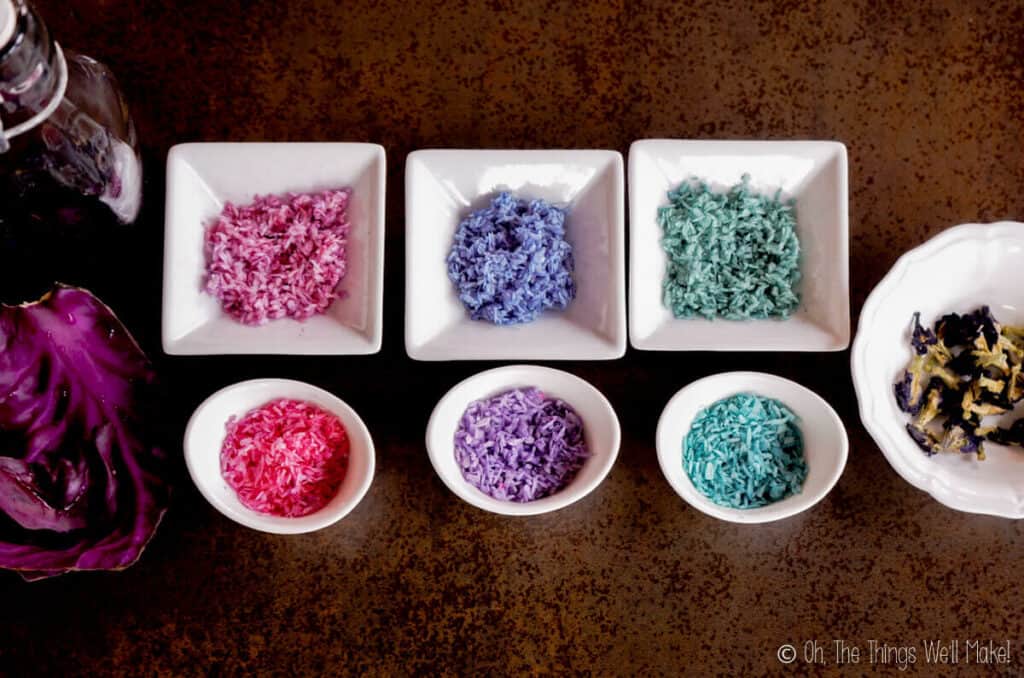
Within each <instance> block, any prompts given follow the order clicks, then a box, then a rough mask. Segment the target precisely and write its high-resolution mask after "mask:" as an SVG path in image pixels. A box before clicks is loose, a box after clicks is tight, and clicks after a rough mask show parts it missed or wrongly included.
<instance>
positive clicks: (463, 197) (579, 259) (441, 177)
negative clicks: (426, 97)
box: [405, 150, 626, 360]
mask: <svg viewBox="0 0 1024 678" xmlns="http://www.w3.org/2000/svg"><path fill="white" fill-rule="evenodd" d="M501 191H508V192H510V193H513V194H515V195H516V196H517V197H520V198H531V199H532V198H541V199H543V200H545V201H547V202H549V203H552V204H554V205H556V206H559V207H565V208H567V209H568V214H567V216H566V220H565V225H566V239H567V240H568V241H569V244H571V245H572V249H573V257H574V259H575V273H574V277H575V280H576V298H575V299H574V300H573V301H572V302H571V303H570V305H569V306H568V308H566V309H565V310H564V311H546V312H544V313H542V314H541V315H540V317H539V318H537V319H536V320H534V321H533V322H529V323H523V324H520V325H504V326H497V325H493V324H491V323H489V322H486V321H481V320H472V319H471V318H470V317H469V313H468V312H467V311H466V309H465V308H464V307H463V305H462V302H460V301H459V298H458V294H457V292H456V290H455V286H454V285H453V284H452V282H451V281H450V280H449V279H448V268H447V264H446V263H445V260H446V257H447V256H448V252H449V250H450V248H451V246H452V241H453V238H454V236H455V231H456V228H457V227H458V225H459V222H460V221H462V219H464V218H465V217H466V216H468V215H469V213H470V212H472V211H474V210H478V209H481V208H483V207H486V206H487V205H488V204H489V203H490V201H491V200H492V199H493V198H494V197H495V196H496V195H497V194H498V193H500V192H501ZM624 192H625V191H624V180H623V163H622V155H621V154H619V153H618V152H615V151H596V150H543V151H541V150H537V151H533V150H529V151H520V150H506V151H488V150H471V151H463V150H425V151H416V152H414V153H410V154H409V157H408V160H407V161H406V170H405V209H406V220H405V229H406V265H405V276H406V277H405V285H406V296H405V349H406V352H407V353H408V354H409V357H411V358H413V359H415V360H610V359H614V358H619V357H621V356H622V355H623V354H624V353H625V352H626V276H625V208H624V202H625V195H624Z"/></svg>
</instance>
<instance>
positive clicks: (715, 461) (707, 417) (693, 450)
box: [683, 393, 807, 509]
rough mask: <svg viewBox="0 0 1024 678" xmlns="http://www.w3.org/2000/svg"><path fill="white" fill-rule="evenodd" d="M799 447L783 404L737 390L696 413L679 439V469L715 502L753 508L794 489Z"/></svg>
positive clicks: (803, 465) (803, 474) (802, 466)
mask: <svg viewBox="0 0 1024 678" xmlns="http://www.w3.org/2000/svg"><path fill="white" fill-rule="evenodd" d="M803 449H804V443H803V436H802V435H801V434H800V428H799V427H798V426H797V417H796V415H795V414H793V412H792V411H790V410H789V408H787V407H786V406H785V405H783V404H782V403H780V402H779V401H778V400H773V399H771V398H764V397H761V396H758V395H752V394H748V393H743V394H739V395H734V396H731V397H729V398H725V399H723V400H719V401H718V402H716V403H714V404H713V405H711V406H710V407H708V408H707V409H704V410H701V411H700V412H699V413H698V414H697V417H696V418H695V419H694V420H693V425H692V426H691V427H690V432H689V433H688V434H687V435H686V438H685V439H684V441H683V468H684V469H685V470H686V474H687V475H688V476H690V481H691V482H693V485H694V487H696V488H697V489H698V490H699V491H700V492H701V494H703V495H704V496H706V497H707V498H708V499H710V500H711V501H713V502H714V503H716V504H718V505H719V506H727V507H729V508H738V509H746V508H756V507H758V506H764V505H766V504H771V503H772V502H776V501H779V500H780V499H785V498H786V497H788V496H790V495H792V494H797V493H798V492H800V488H802V487H803V484H804V479H805V478H807V462H806V461H805V460H804V452H803Z"/></svg>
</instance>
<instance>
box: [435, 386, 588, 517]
mask: <svg viewBox="0 0 1024 678" xmlns="http://www.w3.org/2000/svg"><path fill="white" fill-rule="evenodd" d="M589 456H590V453H589V452H588V451H587V444H586V442H585V441H584V437H583V420H582V419H581V418H580V415H578V414H577V413H576V411H575V410H574V409H572V407H571V406H570V405H569V404H568V403H566V402H565V401H564V400H559V399H558V398H549V397H547V396H545V395H544V394H543V393H541V391H540V390H538V389H536V388H532V387H531V388H517V389H513V390H511V391H506V392H505V393H500V394H498V395H496V396H492V397H490V398H487V399H485V400H477V401H475V402H473V403H472V404H470V406H469V407H468V408H467V409H466V412H465V414H463V415H462V420H461V421H460V422H459V427H458V430H456V432H455V461H456V462H457V463H458V465H459V468H460V469H461V470H462V476H463V477H464V478H465V479H466V480H467V481H469V483H470V484H472V485H473V486H474V487H476V488H477V489H479V490H480V491H481V492H483V493H484V494H487V495H489V496H491V497H494V498H495V499H502V500H505V501H516V502H527V501H533V500H535V499H541V498H542V497H547V496H548V495H551V494H554V493H555V492H558V491H559V490H561V489H562V488H563V487H565V486H566V485H568V484H569V483H570V482H572V480H573V478H575V477H576V474H577V473H578V472H579V470H580V469H581V468H582V467H583V462H585V461H586V459H587V457H589Z"/></svg>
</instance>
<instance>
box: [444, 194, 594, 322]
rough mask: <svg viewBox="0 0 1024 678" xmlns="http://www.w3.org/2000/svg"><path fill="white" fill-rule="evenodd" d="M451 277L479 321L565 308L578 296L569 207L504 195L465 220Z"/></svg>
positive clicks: (519, 318) (525, 318)
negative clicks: (567, 224) (567, 233)
mask: <svg viewBox="0 0 1024 678" xmlns="http://www.w3.org/2000/svg"><path fill="white" fill-rule="evenodd" d="M447 261H448V277H449V279H451V281H452V282H453V283H454V284H455V286H456V287H457V288H458V293H459V300H460V301H461V302H462V303H463V305H464V306H465V307H466V309H467V310H468V311H469V314H470V317H471V318H473V319H474V320H488V321H490V322H492V323H494V324H495V325H512V324H516V323H525V322H530V321H532V320H536V318H537V316H539V315H540V314H541V313H542V312H543V311H545V310H547V309H558V310H562V309H564V308H565V307H567V306H568V305H569V302H570V301H572V300H573V298H574V297H575V296H576V284H575V282H574V281H573V256H572V246H571V245H570V244H569V243H568V241H566V239H565V211H564V210H562V209H559V208H558V207H554V206H552V205H549V204H548V203H546V202H544V201H543V200H531V201H526V200H522V199H519V198H516V197H515V196H513V195H510V194H509V193H500V194H499V195H498V196H497V197H496V198H495V199H494V200H493V201H492V202H491V204H490V206H489V207H486V208H484V209H482V210H478V211H476V212H473V213H472V214H470V215H469V216H468V217H466V218H465V219H463V220H462V222H461V223H459V227H458V229H457V230H456V232H455V242H454V243H453V244H452V248H451V251H450V252H449V254H448V260H447Z"/></svg>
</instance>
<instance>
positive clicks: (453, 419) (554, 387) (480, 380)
mask: <svg viewBox="0 0 1024 678" xmlns="http://www.w3.org/2000/svg"><path fill="white" fill-rule="evenodd" d="M530 386H533V387H536V388H538V389H540V390H541V391H543V392H544V393H545V394H546V395H549V396H552V397H554V398H560V399H562V400H564V401H565V402H567V403H569V405H571V406H572V408H573V409H574V410H576V412H577V413H578V414H579V415H580V418H582V419H583V437H584V440H585V441H586V443H587V449H588V450H589V451H590V457H589V458H588V459H587V460H586V462H584V464H583V468H581V469H580V470H579V473H577V474H576V477H575V478H573V480H572V482H570V483H569V484H568V485H567V486H565V487H564V488H562V489H561V490H560V491H558V492H556V493H555V494H552V495H550V496H547V497H544V498H542V499H537V500H535V501H530V502H514V501H504V500H501V499H495V498H493V497H490V496H488V495H486V494H484V493H483V492H481V491H480V490H478V489H477V488H475V487H473V486H472V485H471V484H470V483H469V482H467V481H466V479H465V478H463V477H462V470H461V469H460V468H459V466H458V464H457V463H456V461H455V431H456V428H457V427H458V424H459V420H460V419H462V415H463V414H464V413H465V411H466V408H468V407H469V405H470V403H472V402H474V401H476V400H480V399H482V398H488V397H490V396H493V395H497V394H499V393H503V392H505V391H508V390H510V389H513V388H526V387H530ZM621 437H622V432H621V430H620V429H619V419H618V417H616V416H615V410H614V409H612V406H611V403H609V402H608V399H607V398H605V397H604V396H603V395H602V394H601V392H600V391H598V390H597V389H596V388H594V387H593V386H591V385H590V384H589V383H587V382H586V381H584V380H583V379H580V378H579V377H577V376H575V375H573V374H569V373H568V372H563V371H561V370H554V369H551V368H548V367H538V366H536V365H510V366H508V367H498V368H496V369H493V370H487V371H485V372H480V373H479V374H476V375H474V376H472V377H470V378H468V379H466V380H464V381H461V382H459V383H458V384H456V385H455V386H454V387H453V388H452V389H451V390H450V391H448V393H446V394H445V395H444V397H443V398H441V400H440V401H439V402H438V403H437V406H436V407H435V408H434V412H433V414H431V415H430V422H429V423H428V424H427V441H426V442H427V452H428V453H429V455H430V463H431V464H433V465H434V470H435V471H437V475H438V476H440V477H441V480H442V481H444V484H445V485H447V486H448V488H449V489H450V490H451V491H452V492H454V493H455V494H456V495H458V496H459V497H460V498H462V499H463V500H464V501H466V502H468V503H470V504H472V505H473V506H476V507H477V508H482V509H484V510H485V511H491V512H493V513H500V514H502V515H506V516H530V515H537V514H539V513H548V512H549V511H555V510H557V509H560V508H563V507H566V506H568V505H569V504H572V503H573V502H575V501H578V500H580V499H582V498H583V497H585V496H587V495H588V494H590V492H592V491H593V490H594V488H596V487H597V486H598V485H600V484H601V481H602V480H604V478H605V476H607V475H608V472H609V471H610V470H611V468H612V465H613V464H614V463H615V458H616V457H618V455H619V443H620V441H621Z"/></svg>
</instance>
